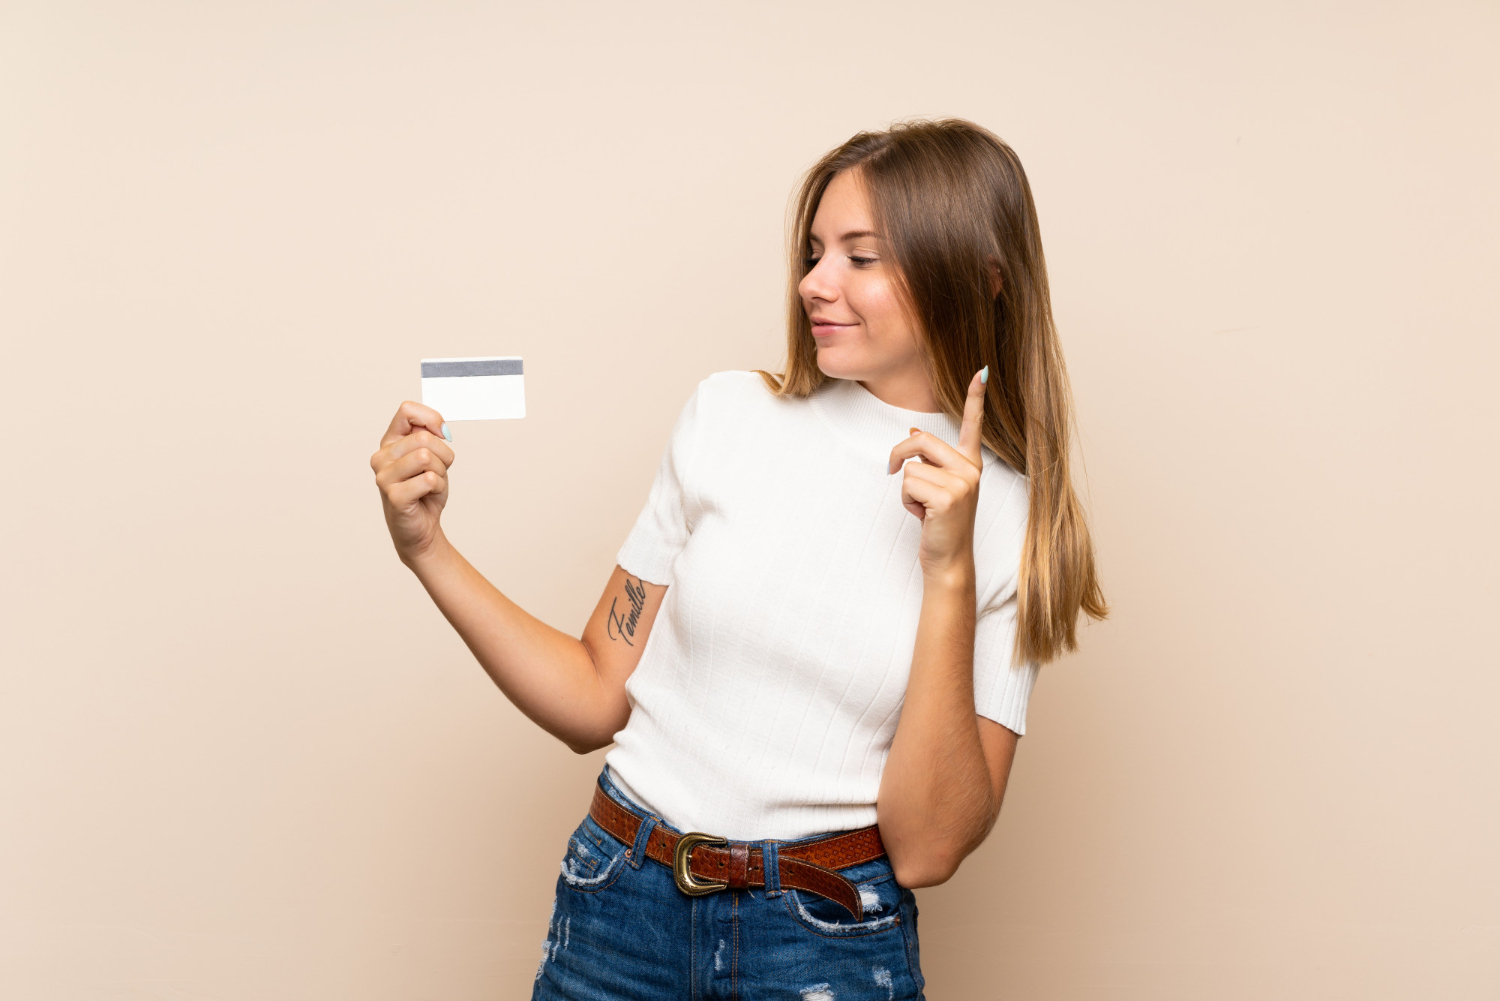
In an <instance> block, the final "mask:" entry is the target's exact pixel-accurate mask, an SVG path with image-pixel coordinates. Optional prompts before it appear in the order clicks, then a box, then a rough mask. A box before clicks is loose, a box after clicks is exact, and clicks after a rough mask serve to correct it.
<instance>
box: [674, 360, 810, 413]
mask: <svg viewBox="0 0 1500 1001" xmlns="http://www.w3.org/2000/svg"><path fill="white" fill-rule="evenodd" d="M786 402H787V401H786V400H785V399H783V398H781V397H778V396H776V395H775V394H774V393H772V392H771V389H770V387H769V386H767V385H766V380H765V378H764V377H762V376H761V374H760V373H759V372H746V371H733V370H731V371H726V372H715V373H713V374H712V375H710V376H708V377H707V378H705V379H703V380H702V381H701V382H699V383H698V386H697V388H696V389H695V390H694V391H693V396H692V399H691V400H690V401H689V405H690V406H692V407H693V408H694V409H695V410H696V412H697V416H698V418H699V419H700V420H716V419H728V420H739V419H743V418H744V417H747V416H751V415H757V416H766V415H770V414H773V413H776V412H778V411H781V410H784V409H786V407H785V404H786Z"/></svg>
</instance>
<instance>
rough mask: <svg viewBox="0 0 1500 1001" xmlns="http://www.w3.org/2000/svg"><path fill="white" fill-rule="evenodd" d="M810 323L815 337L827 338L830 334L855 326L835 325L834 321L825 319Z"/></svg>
mask: <svg viewBox="0 0 1500 1001" xmlns="http://www.w3.org/2000/svg"><path fill="white" fill-rule="evenodd" d="M809 322H810V323H811V324H812V332H813V336H814V337H827V336H829V335H830V334H836V333H838V332H839V331H840V330H845V329H847V328H849V327H852V326H854V324H852V323H834V322H833V321H832V320H823V319H814V320H811V321H809Z"/></svg>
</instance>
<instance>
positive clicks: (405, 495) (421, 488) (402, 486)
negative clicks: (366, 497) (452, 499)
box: [386, 469, 448, 508]
mask: <svg viewBox="0 0 1500 1001" xmlns="http://www.w3.org/2000/svg"><path fill="white" fill-rule="evenodd" d="M447 492H448V480H447V478H446V477H443V476H439V475H438V474H437V473H434V472H433V471H432V470H430V469H429V470H428V471H427V472H425V473H423V474H422V475H420V476H413V477H412V478H411V479H409V480H403V481H401V482H400V483H397V484H396V485H395V486H393V487H391V488H390V489H389V490H387V491H386V497H387V499H389V500H390V502H391V507H394V508H404V507H409V506H410V505H412V504H415V503H416V502H417V501H419V500H421V499H422V498H423V497H426V496H428V495H429V494H430V495H432V496H436V497H441V496H442V495H443V494H445V493H447Z"/></svg>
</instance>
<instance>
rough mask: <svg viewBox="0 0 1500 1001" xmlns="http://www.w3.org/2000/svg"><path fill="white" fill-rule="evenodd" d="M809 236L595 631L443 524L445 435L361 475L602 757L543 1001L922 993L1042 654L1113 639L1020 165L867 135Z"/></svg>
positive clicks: (696, 433) (615, 584)
mask: <svg viewBox="0 0 1500 1001" xmlns="http://www.w3.org/2000/svg"><path fill="white" fill-rule="evenodd" d="M792 246H793V260H792V264H793V274H792V283H791V297H790V324H789V338H788V360H787V367H786V371H785V373H784V374H783V375H781V376H779V377H776V376H771V375H769V374H767V373H749V372H724V373H720V374H718V375H714V376H710V377H709V378H708V379H705V380H704V381H703V382H702V383H700V384H699V386H698V388H697V391H696V392H695V393H694V394H693V397H692V398H691V399H690V400H689V401H688V403H687V405H686V407H685V408H684V409H683V411H682V414H681V416H680V417H679V418H678V421H677V425H676V427H675V429H674V430H673V432H672V438H671V442H670V444H669V445H668V447H667V450H666V454H665V456H664V457H663V459H662V464H661V467H660V469H659V471H658V473H657V477H656V481H655V483H654V484H653V486H652V488H651V494H650V497H649V499H648V500H647V503H646V507H645V510H644V511H642V513H641V515H640V517H639V519H638V520H637V522H636V525H635V527H634V529H633V530H632V531H631V533H630V535H629V537H628V538H627V539H626V540H625V544H624V546H623V548H622V549H621V550H620V553H619V558H618V561H619V565H618V566H616V567H615V570H614V573H613V575H612V576H611V578H610V581H609V584H608V586H607V587H606V588H605V590H604V594H603V596H602V597H601V598H600V600H599V604H598V607H597V608H596V609H595V611H594V614H593V617H592V618H591V619H590V620H589V623H588V626H587V628H586V629H585V630H584V633H583V637H582V639H581V640H578V639H574V638H572V637H571V636H567V635H564V634H563V633H560V632H558V631H557V630H555V629H552V628H551V627H549V626H547V625H544V624H543V623H541V622H539V621H537V620H536V619H534V618H532V617H531V616H530V615H528V614H527V613H526V612H524V611H522V610H521V609H520V608H518V607H517V606H516V605H514V604H513V603H511V602H510V601H509V600H508V599H507V598H506V597H505V596H504V595H503V594H501V593H500V592H499V591H497V590H495V588H494V587H492V586H491V585H490V584H489V583H488V582H487V581H486V580H485V579H484V578H483V577H481V576H480V575H479V573H478V572H477V571H475V570H474V568H473V567H471V566H470V565H469V564H468V563H467V562H466V561H465V560H464V559H463V557H462V556H460V555H459V554H458V552H457V551H456V550H455V549H454V548H453V546H452V545H451V544H450V543H449V542H448V540H447V539H446V537H445V536H444V535H443V533H442V530H441V528H440V527H439V521H438V516H439V514H440V512H441V511H442V508H443V504H444V503H445V502H446V500H447V470H448V466H449V465H450V464H451V463H452V461H453V451H452V449H451V448H450V447H449V444H448V442H450V441H451V438H449V437H448V436H447V429H446V426H445V425H444V424H443V420H442V415H441V414H438V413H435V412H434V411H432V410H431V409H430V408H426V407H423V406H420V405H418V404H415V403H403V404H402V405H401V408H400V409H399V410H398V411H397V413H396V417H395V419H394V420H393V421H392V422H391V426H390V429H389V431H388V432H387V433H386V435H385V438H384V439H383V440H382V442H381V448H380V451H378V452H376V453H375V456H374V457H373V458H372V460H371V465H372V466H373V467H374V469H375V473H376V482H377V483H378V485H379V487H380V490H381V494H382V497H383V501H384V506H385V515H386V521H387V523H388V524H389V526H390V530H391V536H392V538H393V539H394V541H395V544H396V549H397V552H398V553H399V554H400V556H401V559H402V561H403V562H404V563H405V564H406V565H407V566H408V567H410V568H411V569H412V570H413V571H414V572H415V573H416V575H417V577H418V578H419V579H420V580H421V581H422V584H423V585H424V586H425V587H426V588H427V591H428V593H429V594H431V596H432V598H433V600H434V601H435V602H436V603H437V605H438V607H439V608H440V609H442V611H443V614H444V615H446V616H447V618H448V620H449V622H451V623H452V624H453V626H454V627H455V628H456V629H457V630H458V632H459V633H460V634H461V635H462V636H463V638H464V641H465V642H466V643H468V645H469V648H470V649H471V650H472V651H473V652H474V655H475V656H476V657H477V658H478V660H479V662H480V664H482V665H483V666H484V668H485V670H486V671H488V672H489V674H490V676H491V677H492V678H494V680H495V682H496V684H498V685H499V686H500V688H501V690H502V691H504V692H505V694H506V696H507V697H509V698H510V699H511V701H512V702H514V703H515V704H516V705H517V706H518V707H519V708H520V709H521V710H522V711H523V712H525V713H526V715H527V716H529V717H530V718H531V719H532V720H534V721H535V722H536V723H538V724H539V725H540V726H542V727H543V728H544V729H546V730H547V731H548V732H549V733H552V734H554V735H556V736H557V737H558V738H559V739H561V740H562V741H563V742H564V743H566V744H567V745H568V746H569V747H571V748H573V750H575V751H577V752H579V753H584V752H587V751H591V750H594V749H596V748H600V747H604V746H606V745H608V744H610V743H611V742H613V743H614V744H615V747H614V748H613V749H612V750H611V751H610V752H609V754H608V756H607V758H606V765H605V769H604V773H603V774H602V775H601V776H600V778H599V784H598V788H597V789H596V790H595V794H594V802H593V806H592V807H591V809H590V811H589V815H588V816H587V817H586V818H585V819H584V820H583V822H582V824H580V826H579V827H578V829H577V831H575V832H574V834H573V837H572V838H571V840H570V841H569V843H568V848H567V853H566V855H565V856H564V858H563V860H562V873H561V876H560V877H559V879H558V885H557V897H556V901H555V903H554V906H553V914H552V919H551V923H550V926H549V929H548V936H547V940H546V942H545V943H544V946H543V956H542V962H541V966H540V967H539V969H538V971H537V979H536V988H535V994H534V997H537V998H564V997H566V998H605V997H608V998H653V999H654V998H674V999H675V998H684V997H695V998H696V997H726V998H744V999H747V1001H748V999H754V998H761V997H777V998H785V997H791V996H794V995H793V994H792V991H796V992H798V994H799V995H800V996H801V997H802V998H805V999H808V1001H826V999H830V998H837V999H839V1001H854V999H859V998H881V999H889V998H895V997H903V998H909V997H920V996H921V992H922V985H923V978H922V974H921V968H920V963H919V961H918V951H917V936H916V907H915V903H914V901H913V897H912V894H911V892H910V891H911V889H912V888H914V887H921V886H932V885H935V884H937V883H942V882H944V881H945V880H947V879H949V878H950V877H951V876H952V875H953V874H954V872H955V871H956V870H957V869H958V866H959V863H960V862H961V861H962V860H963V858H964V857H965V856H966V855H967V854H968V853H969V852H971V851H973V850H974V848H975V847H976V846H978V845H979V843H980V842H981V841H983V840H984V838H985V836H986V835H987V834H988V833H989V830H990V827H991V826H992V825H993V824H994V822H995V817H996V815H997V813H998V812H999V809H1000V802H1001V799H1002V797H1003V796H1004V793H1005V784H1006V778H1007V776H1008V774H1009V772H1010V766H1011V760H1012V758H1013V756H1014V754H1015V748H1016V741H1017V738H1018V735H1019V734H1021V733H1022V732H1024V729H1025V714H1026V702H1027V697H1028V695H1029V693H1030V691H1031V686H1032V683H1033V681H1034V679H1035V677H1036V672H1037V665H1039V664H1041V663H1043V662H1045V661H1047V660H1050V659H1052V658H1053V657H1055V656H1057V655H1058V654H1060V653H1061V652H1063V651H1064V650H1067V649H1071V648H1072V647H1073V646H1074V644H1075V624H1076V621H1077V619H1078V617H1079V614H1080V612H1082V613H1086V614H1088V615H1091V616H1093V617H1096V618H1097V617H1102V616H1103V615H1104V614H1105V605H1104V600H1103V596H1102V594H1101V592H1100V589H1099V586H1098V583H1097V581H1096V579H1095V575H1094V561H1093V553H1092V547H1091V544H1090V541H1089V535H1088V530H1087V527H1086V525H1085V522H1084V518H1083V515H1082V511H1081V509H1080V506H1079V503H1078V500H1077V498H1076V496H1075V494H1074V492H1073V488H1072V485H1071V483H1070V480H1069V473H1068V429H1069V422H1070V409H1069V402H1068V392H1067V383H1066V377H1065V374H1064V370H1063V363H1062V357H1061V354H1060V352H1059V348H1058V344H1057V339H1056V335H1055V333H1054V330H1053V326H1052V318H1051V310H1050V306H1049V301H1048V293H1047V278H1046V271H1045V267H1044V264H1043V258H1042V245H1041V239H1040V235H1039V232H1038V228H1037V222H1036V212H1035V208H1034V206H1033V203H1032V199H1031V193H1030V189H1029V187H1028V185H1027V181H1026V177H1025V174H1024V172H1023V171H1022V169H1021V164H1020V162H1019V161H1018V160H1017V159H1016V156H1015V154H1014V153H1013V152H1012V151H1011V149H1010V148H1009V147H1008V146H1006V145H1005V144H1004V143H1002V142H1001V141H1000V140H999V139H997V138H996V137H995V136H993V135H991V134H990V133H988V132H986V131H984V130H983V129H981V128H979V127H977V126H975V125H973V124H971V123H968V122H963V121H951V120H950V121H939V122H919V123H915V124H908V125H902V126H897V127H895V128H893V129H891V130H889V131H887V132H881V133H861V134H860V135H857V136H855V137H854V138H853V139H851V140H849V142H847V143H845V144H844V145H842V146H840V147H839V148H838V149H836V150H834V151H832V152H831V153H829V154H828V155H827V156H826V157H824V158H823V160H822V161H821V162H820V163H818V165H817V166H815V167H814V168H813V169H812V170H811V171H810V172H809V174H808V176H807V179H806V181H805V183H804V185H803V188H802V191H801V195H800V199H799V201H798V207H797V216H796V223H795V229H794V233H793V241H792ZM909 460H914V461H909ZM897 473H899V474H900V475H899V476H898V475H896V474H897Z"/></svg>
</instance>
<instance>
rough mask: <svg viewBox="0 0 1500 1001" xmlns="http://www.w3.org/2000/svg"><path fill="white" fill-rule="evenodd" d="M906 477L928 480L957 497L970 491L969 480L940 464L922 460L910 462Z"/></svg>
mask: <svg viewBox="0 0 1500 1001" xmlns="http://www.w3.org/2000/svg"><path fill="white" fill-rule="evenodd" d="M906 477H907V479H912V478H916V479H919V480H926V481H927V482H928V483H931V484H932V485H933V486H935V487H938V488H940V489H942V490H946V491H948V492H949V493H950V494H952V495H953V496H954V497H955V498H958V497H963V496H965V495H967V494H968V492H969V483H968V481H967V480H965V479H964V478H963V477H962V476H959V475H958V474H956V473H952V472H950V471H948V470H946V469H943V468H942V467H940V466H928V465H924V464H922V463H920V462H912V463H908V464H907V466H906Z"/></svg>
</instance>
